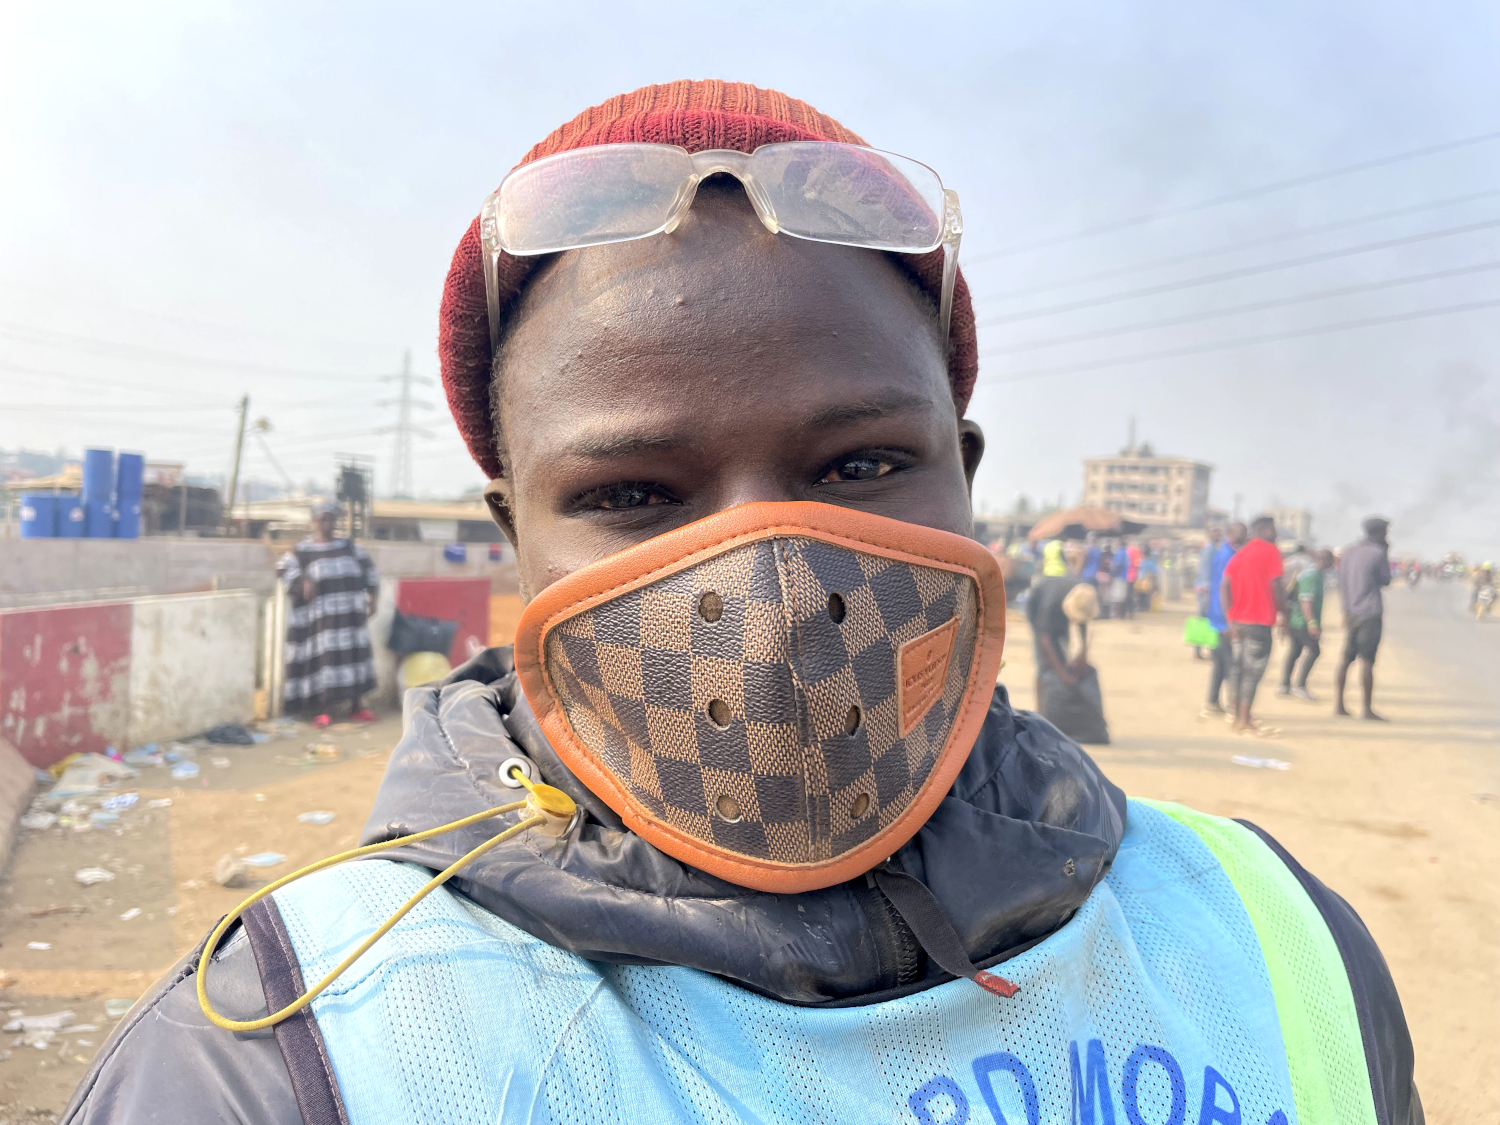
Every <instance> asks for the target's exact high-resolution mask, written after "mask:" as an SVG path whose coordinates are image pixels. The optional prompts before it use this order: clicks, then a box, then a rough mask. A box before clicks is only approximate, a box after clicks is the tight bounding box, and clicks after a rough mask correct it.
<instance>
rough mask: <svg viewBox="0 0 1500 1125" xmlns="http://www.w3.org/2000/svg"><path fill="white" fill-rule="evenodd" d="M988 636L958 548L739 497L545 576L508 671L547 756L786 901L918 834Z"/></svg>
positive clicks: (998, 609) (985, 706) (970, 571)
mask: <svg viewBox="0 0 1500 1125" xmlns="http://www.w3.org/2000/svg"><path fill="white" fill-rule="evenodd" d="M1004 643H1005V586H1004V581H1003V579H1002V578H1001V575H1000V568H999V565H998V563H997V562H996V561H995V558H994V556H993V555H991V554H990V552H989V551H987V550H986V549H985V548H984V547H982V546H981V545H980V544H978V543H976V542H974V541H973V540H971V539H967V538H965V537H963V536H960V535H954V534H952V533H950V532H946V531H938V530H935V529H933V528H927V527H921V526H918V525H914V524H909V523H902V522H900V521H897V520H892V519H887V518H885V517H883V516H875V515H870V514H867V513H864V512H857V511H853V510H851V509H848V508H840V507H835V506H833V505H829V504H819V503H804V502H793V503H754V504H745V505H742V506H740V507H737V508H730V509H728V510H726V511H723V512H719V513H716V514H715V515H712V516H709V517H707V518H706V519H702V520H699V521H697V522H695V523H691V524H688V525H687V526H685V527H681V528H678V529H676V530H674V531H669V532H666V533H665V534H663V535H659V536H657V537H655V538H653V539H649V540H647V541H646V542H644V543H641V544H639V545H637V546H635V547H631V548H629V549H627V550H625V551H621V552H620V553H618V554H616V555H611V556H609V557H608V558H605V559H602V560H600V561H599V562H597V563H593V564H591V565H589V566H587V567H584V568H583V569H581V570H578V571H575V572H574V573H572V574H570V575H568V576H567V577H565V578H562V579H559V580H558V581H557V582H554V583H553V584H552V585H550V586H548V587H547V588H546V589H545V590H543V591H542V592H541V593H540V594H538V595H537V596H536V597H535V598H534V599H533V600H532V601H531V603H530V604H529V605H528V606H527V607H526V610H525V612H524V613H523V614H522V616H521V621H520V624H519V626H518V628H517V632H516V644H515V662H516V671H517V673H518V674H519V676H520V680H521V686H522V690H523V691H524V692H525V693H526V698H527V701H528V702H529V703H530V704H531V708H532V711H533V712H534V713H535V715H536V718H537V720H538V722H539V723H540V724H541V727H542V729H543V731H544V732H545V733H546V735H547V737H548V739H549V741H550V742H551V744H552V747H553V749H554V750H556V752H557V754H558V756H559V757H560V758H561V759H562V761H563V763H564V764H565V765H566V766H567V767H568V768H569V769H570V770H572V771H573V773H574V774H575V775H576V776H577V777H578V779H579V780H580V781H581V782H582V783H583V784H584V785H586V786H587V787H588V788H589V790H590V791H592V792H593V793H594V794H596V795H597V796H598V797H599V798H600V799H601V800H603V801H604V802H605V803H606V804H607V805H609V807H610V808H612V809H613V810H614V811H615V812H616V813H617V814H619V816H620V818H621V819H622V820H623V821H624V822H625V824H626V825H627V826H628V827H629V828H630V829H631V831H633V832H636V833H637V834H639V835H640V836H642V837H643V838H645V839H646V840H648V841H650V842H651V843H652V844H653V845H655V846H656V847H658V848H660V849H661V850H662V851H664V852H666V853H667V854H668V855H670V856H672V857H674V858H676V859H678V860H681V861H682V862H683V863H686V864H689V865H691V866H693V867H696V868H699V869H701V870H703V871H707V872H709V873H710V874H713V875H717V876H719V877H720V878H723V879H726V880H728V881H730V882H733V883H736V884H738V885H740V886H745V887H751V888H754V889H756V890H762V891H772V892H777V893H795V892H800V891H808V890H814V889H817V888H821V887H827V886H832V885H834V884H836V883H841V882H844V881H846V880H848V879H852V878H854V877H856V876H858V875H861V874H863V873H864V872H866V871H869V870H870V869H872V868H874V867H875V866H876V865H877V864H879V863H880V862H882V861H883V860H884V859H886V858H887V857H888V856H890V855H891V854H893V853H894V852H895V851H896V850H898V849H899V848H900V847H901V846H902V845H903V844H905V843H906V842H907V841H908V840H910V839H911V837H912V836H914V835H915V834H916V832H917V830H918V829H919V828H921V826H922V825H923V824H924V823H926V821H927V819H928V818H929V817H930V816H931V815H932V813H933V811H934V810H935V809H936V808H937V806H938V804H939V802H941V801H942V799H943V797H944V796H946V795H947V793H948V790H949V789H950V788H951V787H952V785H953V782H954V779H955V778H956V777H957V776H958V773H959V771H960V770H961V769H962V768H963V765H964V762H965V761H966V760H967V759H968V756H969V752H970V750H971V749H972V748H973V745H974V742H975V741H976V740H977V738H978V737H979V732H980V728H981V727H982V726H983V725H984V719H985V716H986V714H987V713H988V711H989V706H990V700H991V696H992V694H993V690H994V684H995V680H996V677H997V675H998V674H999V670H1000V662H1001V652H1002V649H1003V648H1004ZM872 685H873V686H872ZM700 696H701V697H702V698H700ZM709 697H712V698H709ZM793 699H794V700H795V705H793V704H791V703H789V702H788V701H789V700H793ZM632 732H633V733H632ZM893 778H894V780H893ZM799 802H800V803H799ZM789 809H792V810H794V811H793V812H788V810H789ZM799 818H800V819H799Z"/></svg>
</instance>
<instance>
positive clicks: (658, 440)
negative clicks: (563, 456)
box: [567, 433, 685, 461]
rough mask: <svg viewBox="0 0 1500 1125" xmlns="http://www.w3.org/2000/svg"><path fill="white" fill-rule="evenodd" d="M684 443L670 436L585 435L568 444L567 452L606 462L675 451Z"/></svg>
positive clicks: (575, 455) (643, 434)
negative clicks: (612, 459)
mask: <svg viewBox="0 0 1500 1125" xmlns="http://www.w3.org/2000/svg"><path fill="white" fill-rule="evenodd" d="M684 444H685V442H684V441H683V440H682V439H681V438H678V437H673V436H671V435H670V434H649V433H634V434H629V433H626V434H611V433H601V434H585V435H584V436H583V437H581V438H579V439H578V440H577V441H575V442H573V443H572V444H570V445H569V446H568V448H567V452H568V453H569V454H571V455H572V456H574V457H584V458H587V459H588V460H590V461H607V460H610V459H611V458H615V457H633V456H636V455H638V454H641V453H660V452H662V451H663V450H667V449H676V448H678V447H679V446H681V445H684Z"/></svg>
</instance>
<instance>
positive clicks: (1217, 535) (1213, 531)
mask: <svg viewBox="0 0 1500 1125" xmlns="http://www.w3.org/2000/svg"><path fill="white" fill-rule="evenodd" d="M1223 538H1224V529H1223V528H1219V527H1211V528H1209V529H1208V539H1209V542H1211V543H1217V542H1219V540H1221V539H1223Z"/></svg>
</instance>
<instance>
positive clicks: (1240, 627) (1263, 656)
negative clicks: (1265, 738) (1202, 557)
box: [1219, 516, 1282, 734]
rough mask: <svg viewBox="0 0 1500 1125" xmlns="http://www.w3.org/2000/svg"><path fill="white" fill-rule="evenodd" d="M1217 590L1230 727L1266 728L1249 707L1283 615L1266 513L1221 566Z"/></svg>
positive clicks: (1271, 523)
mask: <svg viewBox="0 0 1500 1125" xmlns="http://www.w3.org/2000/svg"><path fill="white" fill-rule="evenodd" d="M1219 590H1220V597H1221V598H1222V599H1223V602H1224V616H1225V618H1227V619H1228V622H1229V642H1230V648H1231V652H1232V662H1231V665H1230V673H1229V674H1230V678H1231V681H1232V690H1231V691H1230V693H1229V694H1230V697H1231V698H1232V699H1233V700H1234V707H1235V718H1234V729H1235V730H1236V731H1239V732H1241V733H1244V734H1256V733H1268V732H1266V731H1264V730H1263V729H1262V728H1261V727H1260V726H1259V725H1258V724H1257V723H1256V722H1255V721H1254V719H1252V718H1251V715H1250V709H1251V707H1252V706H1253V705H1254V703H1255V689H1256V688H1257V687H1258V686H1259V684H1260V680H1261V677H1262V676H1264V675H1265V674H1266V665H1267V664H1268V663H1269V662H1270V660H1271V638H1272V630H1273V629H1274V628H1275V626H1276V625H1277V624H1279V623H1280V622H1281V620H1282V608H1281V602H1282V593H1281V552H1280V551H1278V550H1277V549H1276V521H1275V520H1273V519H1272V518H1271V517H1270V516H1257V517H1256V518H1255V521H1254V522H1253V523H1251V525H1250V539H1249V541H1248V542H1247V543H1246V544H1245V545H1244V546H1243V547H1242V548H1240V550H1239V551H1237V552H1235V556H1234V558H1232V559H1230V560H1229V563H1228V565H1227V566H1225V567H1224V577H1223V578H1222V579H1221V580H1220V582H1219Z"/></svg>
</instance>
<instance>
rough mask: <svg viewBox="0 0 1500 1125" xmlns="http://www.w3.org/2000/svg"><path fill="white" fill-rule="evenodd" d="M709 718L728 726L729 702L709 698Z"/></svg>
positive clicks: (729, 716) (717, 725)
mask: <svg viewBox="0 0 1500 1125" xmlns="http://www.w3.org/2000/svg"><path fill="white" fill-rule="evenodd" d="M708 718H709V721H710V722H712V723H713V725H714V726H716V727H727V726H728V725H729V720H730V718H731V715H730V711H729V704H727V703H725V702H724V701H723V700H722V699H712V700H709V704H708ZM719 799H720V800H721V801H725V800H728V799H729V798H727V797H720V798H719ZM726 819H727V818H726Z"/></svg>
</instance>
